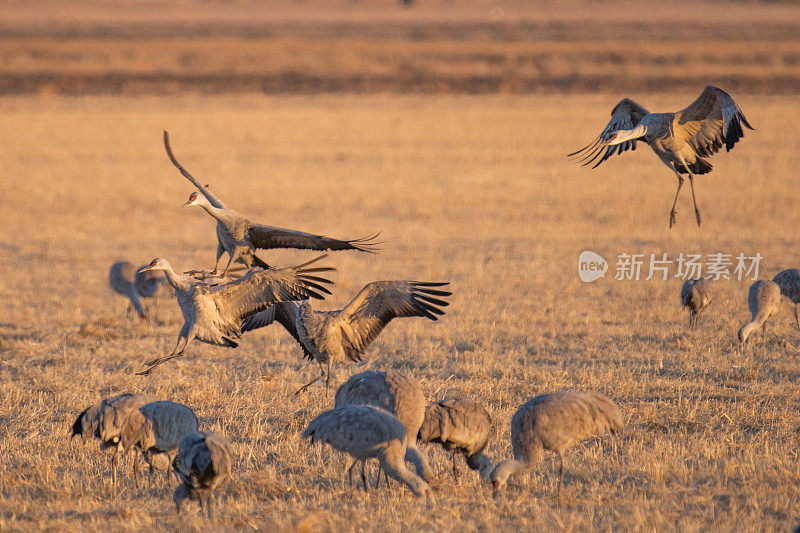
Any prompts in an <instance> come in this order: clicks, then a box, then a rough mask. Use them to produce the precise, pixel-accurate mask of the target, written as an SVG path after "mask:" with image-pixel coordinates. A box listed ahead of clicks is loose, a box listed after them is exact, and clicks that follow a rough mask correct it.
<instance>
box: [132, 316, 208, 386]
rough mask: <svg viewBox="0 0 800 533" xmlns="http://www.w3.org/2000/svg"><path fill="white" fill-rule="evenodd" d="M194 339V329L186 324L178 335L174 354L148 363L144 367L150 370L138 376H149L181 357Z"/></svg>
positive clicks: (138, 373)
mask: <svg viewBox="0 0 800 533" xmlns="http://www.w3.org/2000/svg"><path fill="white" fill-rule="evenodd" d="M193 337H194V328H193V327H191V326H187V325H186V324H184V325H183V327H182V328H181V332H180V334H179V335H178V344H176V345H175V349H174V350H172V353H171V354H169V355H168V356H166V357H159V358H157V359H153V360H152V361H148V362H146V363H145V364H144V366H146V367H148V368H147V369H146V370H142V371H141V372H137V373H136V375H137V376H148V375H150V372H152V371H153V369H154V368H155V367H157V366H159V365H162V364H164V363H166V362H167V361H169V360H170V359H175V358H176V357H181V356H182V355H183V351H184V350H185V349H186V345H187V344H189V340H190V339H192V338H193Z"/></svg>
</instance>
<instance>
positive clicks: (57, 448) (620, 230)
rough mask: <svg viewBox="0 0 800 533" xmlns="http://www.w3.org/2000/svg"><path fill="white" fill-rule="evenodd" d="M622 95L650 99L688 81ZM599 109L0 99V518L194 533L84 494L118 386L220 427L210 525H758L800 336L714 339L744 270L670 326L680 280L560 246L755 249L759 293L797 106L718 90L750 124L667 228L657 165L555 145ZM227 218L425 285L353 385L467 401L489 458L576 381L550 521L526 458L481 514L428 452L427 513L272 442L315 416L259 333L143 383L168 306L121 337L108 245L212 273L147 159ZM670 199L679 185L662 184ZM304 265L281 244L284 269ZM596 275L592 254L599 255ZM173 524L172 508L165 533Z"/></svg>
mask: <svg viewBox="0 0 800 533" xmlns="http://www.w3.org/2000/svg"><path fill="white" fill-rule="evenodd" d="M699 89H700V88H699V87H698V88H697V91H692V92H691V93H681V94H673V95H660V96H657V95H656V96H653V95H646V94H631V95H630V96H632V97H634V98H635V99H636V100H637V101H639V102H640V103H642V104H644V105H646V106H647V107H649V108H651V109H656V110H658V109H667V110H668V109H678V108H680V107H682V106H683V105H685V104H686V103H688V102H689V101H690V100H691V99H692V98H693V97H694V96H695V95H696V93H697V92H698V91H699ZM619 97H620V95H618V94H615V95H604V94H600V95H592V96H572V97H569V98H566V97H562V96H536V97H534V96H529V97H511V96H507V97H499V96H498V97H467V96H461V97H459V96H448V97H390V96H342V97H333V96H326V97H323V96H320V97H259V96H240V97H233V96H230V97H200V96H185V97H175V98H155V97H141V98H85V99H68V98H6V99H4V100H2V101H0V114H2V116H3V123H4V127H3V128H0V176H2V178H0V180H2V183H3V185H5V186H4V188H3V190H4V198H3V202H2V204H0V214H1V215H2V219H3V227H4V228H6V231H5V232H3V233H2V236H1V237H0V241H1V242H0V248H2V250H3V251H4V253H3V254H2V255H0V279H1V280H2V282H1V283H0V295H1V296H2V298H0V457H2V461H0V529H2V530H15V529H19V530H30V529H39V530H42V529H57V530H109V529H114V530H121V531H133V530H170V529H176V528H178V527H190V528H193V529H200V528H203V527H205V522H204V521H203V520H202V519H200V518H199V517H197V515H196V512H194V511H193V512H191V513H189V515H188V516H187V517H185V518H183V519H180V520H179V519H178V518H176V516H175V515H174V512H173V507H172V503H171V499H170V496H169V495H168V493H167V492H166V490H165V489H164V488H163V487H158V488H154V489H152V490H149V489H146V490H141V491H138V490H136V489H134V488H133V487H132V483H128V482H127V481H124V482H123V484H122V489H121V491H120V492H119V493H116V492H115V491H113V490H112V489H111V487H110V485H109V480H108V476H107V474H108V472H109V461H108V458H107V457H106V456H103V455H102V454H100V453H99V452H98V451H97V450H96V449H95V447H94V446H88V447H86V448H84V447H83V446H82V445H80V444H78V443H77V442H69V441H68V440H67V437H66V436H67V433H68V428H69V427H70V425H71V423H72V421H73V420H74V417H75V416H76V415H77V413H79V412H80V411H81V410H82V409H83V408H85V407H86V406H87V405H88V404H90V403H92V402H94V401H97V400H98V399H99V398H101V397H104V396H107V395H110V394H113V393H117V392H121V391H128V390H139V391H146V392H148V393H151V394H155V395H157V396H159V397H163V398H165V399H167V398H168V399H173V400H176V401H180V402H183V403H186V404H188V405H190V406H192V407H193V408H194V409H195V410H196V412H197V413H198V416H199V417H200V421H201V425H202V426H203V427H204V428H209V429H213V430H217V431H221V432H223V433H225V434H226V435H228V436H230V437H231V440H232V441H233V443H234V450H235V455H236V470H235V472H236V476H235V481H234V482H233V484H232V486H231V489H230V491H229V497H228V500H227V501H226V502H225V503H224V504H223V505H222V513H221V517H220V519H219V520H220V521H219V523H218V526H221V527H224V528H226V529H236V530H253V529H270V530H272V529H278V530H296V531H317V530H341V529H345V530H401V529H402V530H407V529H425V530H442V531H453V530H477V529H501V530H516V529H526V530H531V529H546V530H552V529H568V530H586V529H589V528H596V529H610V528H614V529H624V530H628V529H647V530H650V529H653V530H664V529H682V530H733V529H737V530H754V529H767V530H775V529H781V530H786V529H789V528H791V527H794V526H795V525H796V520H797V515H796V513H797V509H798V506H799V504H800V490H799V489H798V487H800V466H798V459H797V455H796V451H795V450H796V449H797V448H798V428H800V409H798V408H799V407H800V405H798V402H799V400H800V394H798V391H797V387H796V383H797V379H798V363H800V355H798V349H797V343H798V340H800V332H798V331H797V330H796V329H794V328H793V326H792V324H793V316H791V312H790V311H789V306H788V304H786V309H785V312H784V313H783V314H782V315H781V316H779V317H778V318H777V320H775V321H774V323H773V324H772V331H771V332H770V334H769V335H768V336H767V337H766V339H761V338H756V341H755V342H754V343H752V344H750V345H749V346H747V347H744V348H742V347H739V346H738V345H737V343H736V340H735V334H736V331H737V329H738V327H739V326H740V324H741V323H742V322H743V321H744V320H746V319H747V318H748V312H747V308H746V294H747V287H748V283H746V282H723V283H720V285H719V287H718V290H719V295H718V299H717V300H716V301H715V302H714V303H712V305H711V307H710V308H709V309H708V311H707V313H706V316H704V317H703V318H702V321H701V324H702V326H701V328H699V329H698V330H696V331H688V330H687V329H686V327H685V326H686V317H685V315H684V314H683V313H682V312H681V309H680V308H679V306H678V295H679V291H680V285H681V281H680V280H671V281H668V282H663V281H650V282H645V281H640V282H623V281H615V280H613V279H612V276H608V277H607V278H606V279H604V280H600V281H597V282H595V283H592V284H583V283H581V282H580V281H579V280H578V278H577V275H576V271H575V270H576V269H575V265H576V262H577V257H578V255H579V253H580V251H582V250H584V249H591V250H594V251H596V252H598V253H600V254H603V255H605V256H606V257H607V258H613V257H615V256H616V255H617V254H619V253H634V252H642V253H648V254H649V253H662V252H667V253H670V254H671V255H675V254H677V253H678V252H681V251H682V252H693V251H696V252H701V253H713V252H725V253H734V254H736V253H739V252H744V253H746V254H748V255H750V254H754V253H756V252H760V253H761V254H762V255H763V257H764V262H763V264H762V274H761V277H772V276H773V275H774V274H775V273H776V272H778V271H779V270H781V269H783V268H788V267H792V266H797V263H796V261H797V258H796V254H795V253H794V251H795V250H796V249H797V247H798V245H799V244H800V243H799V242H798V238H797V237H796V235H795V232H794V231H793V228H796V227H798V224H799V223H800V215H798V214H797V213H798V211H797V209H796V208H795V205H796V204H797V195H798V192H797V187H796V177H795V169H796V168H798V165H799V164H800V156H799V155H798V154H797V151H796V145H797V134H796V132H795V128H794V124H796V123H797V122H798V120H800V105H798V104H797V102H796V99H795V98H788V97H787V98H780V97H772V98H770V97H750V96H746V95H742V96H737V101H738V102H739V103H740V105H741V106H742V108H743V109H744V111H745V113H746V114H747V117H748V119H749V120H750V122H751V123H752V124H753V125H754V126H755V127H756V128H757V131H755V132H753V133H752V134H751V133H750V132H748V134H747V137H746V138H745V139H744V140H743V141H742V143H741V144H740V145H737V147H736V148H735V149H734V151H733V152H731V153H730V154H727V155H721V156H718V157H716V158H715V160H714V163H715V167H716V169H715V171H714V172H713V173H712V174H711V175H709V176H704V177H702V178H701V179H699V180H698V184H697V185H698V188H697V191H698V195H699V202H700V206H701V209H702V210H703V214H704V225H703V227H702V228H701V229H699V230H698V229H697V228H696V227H695V225H694V222H693V219H692V216H691V207H690V205H691V204H690V202H691V200H690V197H689V195H688V194H686V195H684V196H683V197H682V198H681V201H680V202H679V214H678V225H677V227H676V228H674V229H673V230H668V229H667V211H668V209H669V205H670V202H671V197H672V194H673V193H674V187H675V183H674V178H673V177H672V176H670V173H669V172H668V171H667V170H666V169H665V168H663V167H662V166H661V164H660V163H659V162H658V161H657V159H656V157H655V156H654V155H653V154H651V153H648V151H647V150H646V149H642V150H637V151H636V152H635V153H632V154H625V156H624V157H620V158H616V159H614V160H610V161H608V162H607V163H606V164H604V165H603V166H602V167H601V168H599V169H597V170H595V171H589V170H588V169H586V168H581V167H579V166H577V165H575V164H574V163H572V162H570V161H569V160H568V159H567V158H566V157H564V154H566V153H567V152H570V151H572V150H574V149H576V148H578V147H580V146H581V145H582V144H584V143H585V142H587V141H588V140H590V139H591V137H592V136H593V135H594V134H595V133H596V132H597V131H599V129H600V128H601V127H602V126H603V124H605V122H606V120H607V119H606V117H607V113H608V111H609V109H610V108H611V107H612V106H613V105H614V104H615V103H616V102H617V101H618V99H619ZM164 128H166V129H169V131H170V133H171V136H172V141H173V147H174V149H175V152H176V154H177V156H178V158H179V159H180V160H181V162H182V163H184V165H185V166H186V167H187V168H189V169H190V170H191V171H192V172H193V173H194V174H195V175H196V176H198V177H199V178H200V179H201V180H204V181H206V182H209V183H211V184H213V186H214V187H215V190H216V191H217V192H218V193H219V194H220V196H221V197H222V198H224V199H225V201H226V202H227V203H228V204H230V205H231V206H234V207H236V208H237V209H239V210H240V211H242V212H243V213H246V214H248V215H249V216H251V217H252V218H254V219H255V220H258V221H261V222H264V223H270V224H276V225H281V226H285V227H293V228H301V229H305V230H308V231H314V232H322V233H325V234H329V235H333V236H345V237H349V236H359V235H364V234H368V233H370V232H373V231H376V230H381V231H382V232H383V233H382V238H383V239H384V240H385V241H386V244H385V245H384V249H383V251H382V252H381V253H380V254H379V255H375V256H366V255H354V254H332V255H331V256H330V258H329V259H328V262H329V263H330V264H332V265H334V266H336V267H337V268H338V273H337V285H336V292H335V294H334V296H333V297H331V298H330V299H329V301H328V302H326V303H325V304H324V305H326V306H330V307H334V306H339V305H341V304H343V303H346V302H347V301H348V300H349V299H350V298H351V297H352V296H353V295H354V293H355V292H356V291H357V290H358V288H360V287H361V286H362V285H363V284H364V283H366V282H369V281H372V280H376V279H393V278H410V279H421V280H449V281H451V282H452V284H453V291H454V295H453V298H452V305H451V306H450V308H449V309H448V314H447V315H446V316H445V317H444V319H443V320H441V321H440V322H439V323H436V324H432V323H429V322H427V321H423V320H406V321H403V322H398V323H395V324H392V325H391V326H390V327H389V328H388V329H387V330H386V331H385V332H384V333H383V334H382V335H381V336H380V337H379V338H378V339H377V341H376V343H375V344H374V345H373V347H372V348H371V349H370V350H369V353H368V355H369V357H368V359H369V361H368V362H367V363H366V364H365V365H364V366H363V367H355V366H353V367H348V368H346V370H345V371H341V372H340V373H339V377H340V379H341V378H344V377H345V375H346V374H349V373H352V372H356V371H360V370H364V369H370V368H375V369H386V368H398V367H404V368H407V369H408V370H410V371H411V372H413V373H414V374H415V375H416V376H417V378H418V379H419V380H420V381H421V382H422V384H423V387H424V388H425V390H426V392H427V394H428V397H429V399H433V398H440V397H443V396H445V395H448V394H463V395H468V396H471V397H474V398H478V399H480V400H481V401H482V402H484V403H485V404H486V405H487V406H488V407H489V409H490V410H491V412H492V414H493V417H494V419H495V420H496V435H495V437H494V438H493V440H492V442H491V444H490V447H489V450H488V453H489V455H490V456H491V457H492V458H493V459H494V460H499V459H501V458H504V457H507V456H509V454H510V445H509V435H508V434H509V429H508V423H509V419H510V417H511V415H512V414H513V412H514V410H515V409H516V407H517V406H518V405H520V404H521V403H522V402H523V401H524V400H525V399H526V398H528V397H530V396H533V395H535V394H538V393H541V392H544V391H551V390H558V389H565V388H577V389H594V390H600V391H604V392H605V393H607V394H609V395H610V396H611V397H613V398H614V399H615V400H617V401H618V402H619V404H620V405H621V407H622V409H623V411H624V413H625V415H626V417H627V419H628V429H627V431H626V432H625V434H624V436H622V437H621V438H619V439H614V440H606V441H601V442H589V443H587V444H585V445H582V446H578V447H576V449H574V450H573V451H572V452H570V454H569V455H568V462H567V471H566V487H565V490H564V491H563V492H564V501H563V504H562V505H561V506H559V505H558V504H557V502H556V501H554V499H553V498H552V493H553V491H554V488H555V479H556V476H554V475H553V471H554V464H555V463H554V461H552V459H551V458H549V457H548V458H547V459H546V460H545V461H544V462H543V463H542V465H541V467H540V468H539V469H538V470H537V472H536V473H534V474H533V475H532V476H530V479H529V480H526V479H520V480H517V481H514V482H512V483H511V484H510V486H509V488H508V490H507V494H506V496H505V497H504V498H501V499H498V500H493V499H492V498H491V495H490V490H489V489H488V488H487V487H486V486H485V485H482V484H480V483H479V482H478V480H477V479H476V476H474V475H473V474H472V473H469V474H466V475H464V476H463V479H462V485H461V486H460V487H456V486H454V484H453V482H452V478H451V477H450V476H449V470H448V464H449V463H448V460H449V459H448V457H447V456H446V455H445V454H444V453H442V452H441V451H440V450H439V449H437V448H429V449H428V455H429V457H430V458H431V460H432V463H433V467H434V469H435V470H436V471H437V472H439V473H440V475H439V478H438V480H437V482H436V488H437V490H436V502H435V503H434V504H431V505H429V506H426V505H425V504H424V503H421V502H419V501H418V500H416V499H415V498H413V497H412V496H411V495H410V494H409V493H407V492H404V491H403V490H400V489H399V488H398V487H397V486H395V487H394V488H393V490H391V491H387V490H383V489H382V490H379V491H377V492H374V493H372V494H370V495H365V494H363V493H360V492H356V493H354V494H350V493H349V491H348V490H347V489H346V487H345V486H344V485H343V483H342V473H343V471H344V468H345V466H346V465H347V461H346V460H345V459H344V458H343V457H342V456H340V455H339V454H337V453H334V452H332V451H331V450H329V449H323V448H319V447H317V448H309V447H308V445H307V443H305V442H302V441H301V440H300V437H299V434H300V432H301V431H302V429H303V427H304V425H305V424H306V423H307V422H308V420H310V418H312V417H313V416H315V414H316V413H318V412H319V411H321V410H322V409H324V408H326V406H327V405H329V404H330V403H331V401H330V399H329V400H328V401H326V400H325V397H324V393H323V391H322V390H321V389H320V388H312V390H311V392H310V393H309V394H307V395H305V396H301V397H297V398H296V397H294V396H293V395H292V393H293V391H294V390H295V389H296V388H297V387H299V386H300V385H301V384H302V383H303V382H304V381H305V380H307V379H308V376H309V375H310V374H311V373H313V372H316V370H315V369H313V368H311V367H310V366H308V365H305V364H304V363H303V362H302V361H301V359H300V351H299V349H298V348H297V347H296V346H295V345H294V344H293V343H292V341H291V339H290V338H289V337H288V335H286V334H285V333H284V332H283V331H281V330H279V329H278V328H277V327H274V328H273V327H271V328H267V329H265V330H263V331H259V332H256V333H252V334H248V335H247V336H246V337H245V338H244V339H243V342H242V344H241V346H240V347H239V348H238V349H236V350H227V349H222V348H216V347H210V346H206V345H203V344H200V343H194V344H192V345H191V346H190V347H189V350H188V354H187V356H186V357H185V358H183V359H181V360H178V361H176V362H174V363H172V364H169V365H166V366H165V367H164V368H163V369H162V370H160V371H159V372H157V373H156V374H155V375H154V376H151V377H150V378H142V377H140V376H135V375H133V373H134V371H136V370H138V369H139V368H140V365H141V364H142V362H143V361H145V360H147V359H149V358H152V357H153V356H154V354H155V355H160V354H163V353H165V352H168V351H169V350H171V349H172V347H173V345H174V342H175V338H176V335H177V331H178V329H179V326H180V319H179V314H178V311H177V307H176V305H175V304H174V303H172V302H170V303H166V304H165V305H163V306H162V308H161V309H160V310H159V312H160V313H161V317H160V319H158V320H154V321H153V322H151V323H148V324H134V323H133V322H132V321H130V320H129V319H127V318H126V315H125V303H124V302H123V301H122V300H121V299H120V298H118V297H116V296H115V295H113V294H112V293H111V291H110V289H108V287H107V282H106V275H107V269H108V267H109V266H110V264H111V263H112V262H113V261H114V260H116V259H118V258H127V259H130V260H132V261H135V262H140V263H144V262H145V261H148V260H150V259H152V258H153V257H156V256H165V257H167V258H169V259H170V260H171V261H172V262H173V264H175V265H176V266H178V267H179V268H184V267H198V266H208V265H209V264H210V263H211V261H212V260H213V254H214V234H213V224H212V222H211V220H209V218H208V216H207V215H205V214H204V213H202V212H200V211H199V210H190V209H179V208H178V206H179V205H180V204H181V203H182V202H183V201H184V200H185V198H186V196H187V195H188V193H189V192H190V191H191V188H190V186H189V184H188V183H186V182H185V180H183V179H182V178H181V177H180V176H179V175H178V174H177V172H175V170H174V169H173V168H172V167H171V166H170V164H169V162H168V160H167V159H166V157H165V155H164V153H163V148H162V146H161V130H162V129H164ZM685 192H688V191H685ZM305 257H309V255H308V254H299V253H289V252H279V253H275V254H271V255H270V258H271V259H272V260H273V261H274V262H275V263H278V264H289V263H291V262H293V261H298V260H300V259H301V258H305ZM612 268H613V267H612ZM184 520H185V522H184Z"/></svg>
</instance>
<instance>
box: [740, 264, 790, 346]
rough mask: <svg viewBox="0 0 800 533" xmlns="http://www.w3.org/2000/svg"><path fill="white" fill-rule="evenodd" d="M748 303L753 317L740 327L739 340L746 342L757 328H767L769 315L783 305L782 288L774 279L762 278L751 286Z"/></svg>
mask: <svg viewBox="0 0 800 533" xmlns="http://www.w3.org/2000/svg"><path fill="white" fill-rule="evenodd" d="M747 305H748V306H749V307H750V314H751V316H752V319H751V320H750V322H748V323H747V324H745V325H744V326H742V327H741V328H740V329H739V342H745V341H746V340H747V338H748V337H749V336H750V335H751V334H752V333H753V332H754V331H756V330H757V329H759V328H766V322H767V319H768V318H769V317H771V316H772V315H774V314H775V313H777V312H778V310H779V309H780V306H781V288H780V287H779V286H778V284H777V283H775V282H774V281H770V280H767V279H760V280H758V281H756V282H755V283H753V284H752V285H751V286H750V291H749V292H748V294H747Z"/></svg>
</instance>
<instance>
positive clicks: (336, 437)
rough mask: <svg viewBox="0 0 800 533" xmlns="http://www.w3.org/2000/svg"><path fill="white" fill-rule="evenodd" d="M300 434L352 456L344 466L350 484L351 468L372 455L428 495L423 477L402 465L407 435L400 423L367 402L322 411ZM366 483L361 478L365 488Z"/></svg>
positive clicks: (388, 470) (390, 472) (391, 472)
mask: <svg viewBox="0 0 800 533" xmlns="http://www.w3.org/2000/svg"><path fill="white" fill-rule="evenodd" d="M302 436H303V438H306V437H309V438H310V439H311V443H312V444H314V443H316V442H322V443H323V444H330V445H331V446H332V447H333V448H334V449H336V450H339V451H340V452H345V453H348V454H350V456H351V457H353V459H354V461H353V464H352V465H350V468H349V469H348V473H349V474H350V484H351V486H352V480H353V467H355V465H356V464H357V463H358V462H364V461H366V460H367V459H370V458H373V457H374V458H377V459H378V462H379V463H380V465H381V468H382V469H383V471H384V472H386V473H387V474H388V475H389V476H390V477H392V478H394V479H396V480H398V481H399V482H401V483H403V484H405V485H406V486H407V487H408V488H409V489H411V491H412V492H413V493H414V494H416V495H417V496H428V495H430V492H431V489H430V486H429V485H428V484H427V483H426V482H425V480H423V479H422V478H420V477H419V476H417V475H416V474H414V473H413V472H412V471H410V470H409V469H408V468H406V465H405V455H406V443H407V437H406V430H405V428H404V427H403V424H402V422H400V421H399V420H398V419H397V418H395V417H394V415H392V414H391V413H388V412H386V411H384V410H383V409H379V408H377V407H373V406H371V405H345V406H342V407H338V408H336V409H333V410H331V411H325V412H324V413H322V414H320V415H319V416H318V417H316V418H315V419H314V420H312V421H311V422H310V423H309V424H308V427H307V428H306V430H305V431H303V435H302ZM367 486H368V485H367V484H366V481H364V488H365V490H367Z"/></svg>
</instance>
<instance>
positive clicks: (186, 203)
mask: <svg viewBox="0 0 800 533" xmlns="http://www.w3.org/2000/svg"><path fill="white" fill-rule="evenodd" d="M187 205H192V201H191V200H186V202H185V203H184V204H183V205H181V207H186V206H187Z"/></svg>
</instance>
